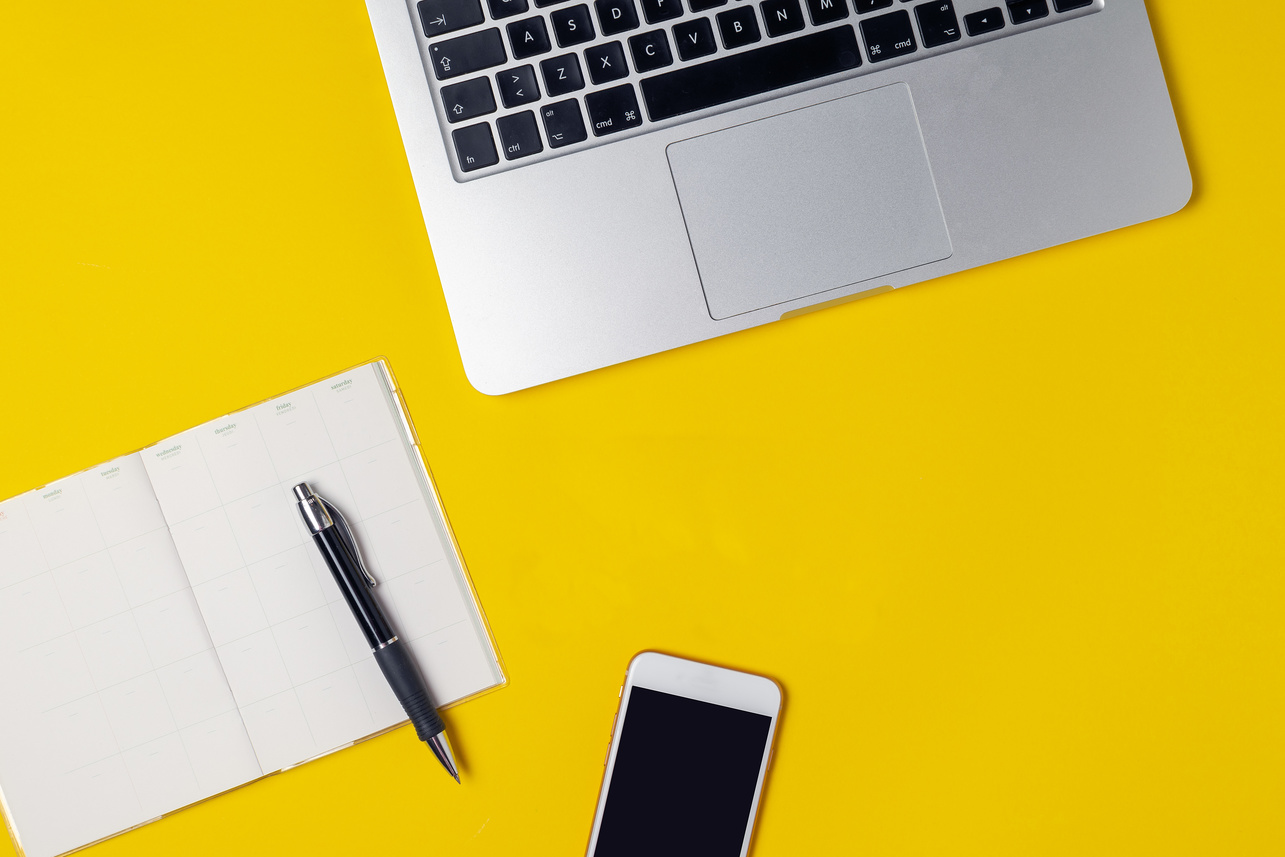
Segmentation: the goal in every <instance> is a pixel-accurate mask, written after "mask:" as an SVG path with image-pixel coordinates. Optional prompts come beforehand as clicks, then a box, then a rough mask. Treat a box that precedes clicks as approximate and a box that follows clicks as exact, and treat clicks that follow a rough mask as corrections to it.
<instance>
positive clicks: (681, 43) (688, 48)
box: [674, 18, 718, 62]
mask: <svg viewBox="0 0 1285 857" xmlns="http://www.w3.org/2000/svg"><path fill="white" fill-rule="evenodd" d="M674 44H675V45H677V46H678V58H679V59H681V60H683V61H684V62H686V61H687V60H694V59H696V58H697V57H704V56H709V55H710V54H712V53H714V51H716V50H718V46H717V45H715V44H714V28H713V27H711V26H710V25H709V18H693V19H692V20H690V21H683V22H682V23H681V24H675V25H674Z"/></svg>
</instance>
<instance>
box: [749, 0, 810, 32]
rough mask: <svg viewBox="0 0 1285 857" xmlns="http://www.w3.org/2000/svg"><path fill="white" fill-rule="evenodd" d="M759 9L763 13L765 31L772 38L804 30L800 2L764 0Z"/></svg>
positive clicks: (792, 0)
mask: <svg viewBox="0 0 1285 857" xmlns="http://www.w3.org/2000/svg"><path fill="white" fill-rule="evenodd" d="M759 9H760V10H761V11H762V12H763V29H765V30H767V34H768V35H769V36H771V37H772V38H775V37H777V36H784V35H785V34H786V33H797V32H798V31H799V30H802V29H803V10H802V9H801V8H800V7H799V0H763V2H762V3H760V4H759Z"/></svg>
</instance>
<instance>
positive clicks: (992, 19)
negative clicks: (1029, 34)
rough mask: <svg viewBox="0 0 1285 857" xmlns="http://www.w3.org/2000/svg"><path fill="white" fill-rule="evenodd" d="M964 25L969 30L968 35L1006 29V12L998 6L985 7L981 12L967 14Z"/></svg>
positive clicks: (978, 34)
mask: <svg viewBox="0 0 1285 857" xmlns="http://www.w3.org/2000/svg"><path fill="white" fill-rule="evenodd" d="M964 27H965V29H967V30H968V35H970V36H980V35H982V34H983V33H993V32H995V31H996V30H1002V29H1004V13H1003V12H1001V11H1000V8H999V7H998V6H996V7H995V8H993V9H983V10H982V11H980V12H974V13H973V14H971V15H965V16H964Z"/></svg>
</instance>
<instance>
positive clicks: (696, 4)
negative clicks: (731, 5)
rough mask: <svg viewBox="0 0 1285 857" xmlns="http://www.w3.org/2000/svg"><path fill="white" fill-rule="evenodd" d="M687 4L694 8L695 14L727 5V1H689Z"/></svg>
mask: <svg viewBox="0 0 1285 857" xmlns="http://www.w3.org/2000/svg"><path fill="white" fill-rule="evenodd" d="M687 2H688V5H690V6H691V7H692V11H693V12H704V11H705V10H706V9H715V8H717V7H719V6H726V5H727V0H687Z"/></svg>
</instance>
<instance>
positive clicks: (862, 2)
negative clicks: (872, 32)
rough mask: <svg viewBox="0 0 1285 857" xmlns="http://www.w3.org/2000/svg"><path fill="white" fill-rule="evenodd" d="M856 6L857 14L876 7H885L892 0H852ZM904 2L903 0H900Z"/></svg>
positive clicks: (871, 10)
mask: <svg viewBox="0 0 1285 857" xmlns="http://www.w3.org/2000/svg"><path fill="white" fill-rule="evenodd" d="M854 2H855V3H856V6H857V14H858V15H861V14H864V13H866V12H873V11H874V10H876V9H887V8H888V7H889V6H891V5H892V0H854ZM902 2H905V0H902Z"/></svg>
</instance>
